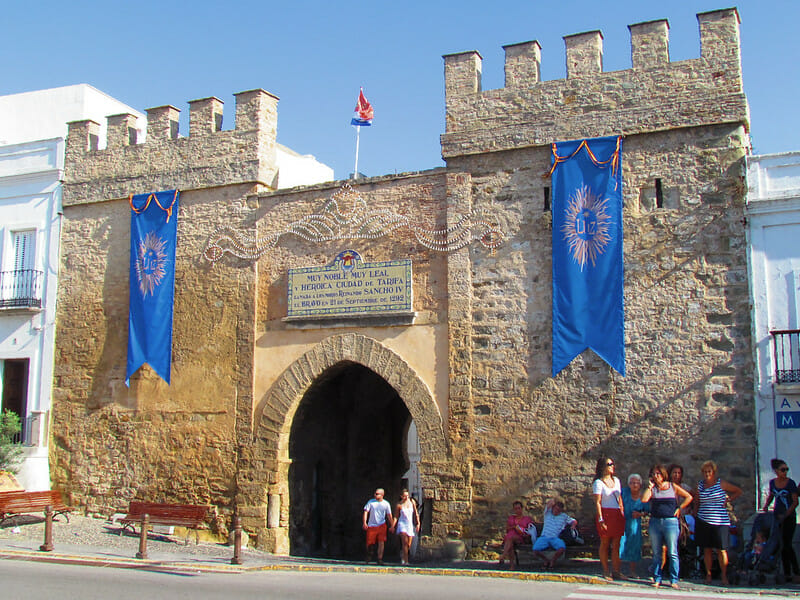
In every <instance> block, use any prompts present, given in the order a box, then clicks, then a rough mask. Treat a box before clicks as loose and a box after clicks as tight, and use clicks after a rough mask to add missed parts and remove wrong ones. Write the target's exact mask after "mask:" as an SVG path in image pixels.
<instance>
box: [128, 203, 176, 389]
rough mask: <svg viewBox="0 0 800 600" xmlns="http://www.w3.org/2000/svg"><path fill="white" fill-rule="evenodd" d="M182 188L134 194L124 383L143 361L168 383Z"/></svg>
mask: <svg viewBox="0 0 800 600" xmlns="http://www.w3.org/2000/svg"><path fill="white" fill-rule="evenodd" d="M178 196H179V193H178V190H170V191H167V192H158V193H155V194H139V195H137V196H133V195H132V196H130V197H129V199H128V200H129V201H130V205H131V271H130V309H129V312H128V367H127V371H126V374H125V385H128V386H129V385H130V379H131V375H133V374H134V373H135V372H136V371H137V370H138V369H139V367H141V366H142V365H143V364H144V363H147V364H149V365H150V366H151V367H152V368H153V370H154V371H155V372H156V373H157V374H158V375H159V376H160V377H161V378H162V379H163V380H164V381H166V382H167V383H169V382H170V381H169V380H170V371H171V364H172V305H173V301H174V298H175V245H176V243H177V240H178Z"/></svg>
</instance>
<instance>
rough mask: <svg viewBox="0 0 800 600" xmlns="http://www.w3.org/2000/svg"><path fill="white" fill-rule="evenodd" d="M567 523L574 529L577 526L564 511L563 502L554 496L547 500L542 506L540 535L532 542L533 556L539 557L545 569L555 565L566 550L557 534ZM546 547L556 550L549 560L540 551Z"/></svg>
mask: <svg viewBox="0 0 800 600" xmlns="http://www.w3.org/2000/svg"><path fill="white" fill-rule="evenodd" d="M567 525H569V526H570V527H571V528H573V529H575V528H576V527H577V526H578V522H577V521H576V520H575V519H573V518H572V517H570V516H569V515H568V514H567V513H565V512H564V503H563V502H562V501H561V500H556V499H555V498H551V499H550V500H548V501H547V504H546V505H545V508H544V525H543V526H542V535H540V536H539V537H538V538H537V539H536V542H534V544H533V556H534V557H535V558H540V559H541V560H542V561H543V562H544V567H545V568H546V569H547V568H551V567H553V566H555V564H556V561H557V560H558V559H559V558H561V557H562V556H563V554H564V551H565V550H566V547H567V545H566V544H565V543H564V540H562V539H561V538H560V537H558V536H559V534H560V533H561V532H562V531H563V530H564V528H565V527H566V526H567ZM547 549H553V550H555V551H556V553H555V554H554V555H553V558H551V559H550V560H547V557H546V556H545V555H544V554H543V553H542V552H543V551H544V550H547Z"/></svg>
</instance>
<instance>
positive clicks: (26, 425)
mask: <svg viewBox="0 0 800 600" xmlns="http://www.w3.org/2000/svg"><path fill="white" fill-rule="evenodd" d="M19 425H20V429H19V432H18V433H16V434H15V435H14V436H13V437H12V438H11V443H12V444H22V445H30V441H31V437H32V436H31V433H32V426H33V418H32V417H25V418H23V419H20V420H19Z"/></svg>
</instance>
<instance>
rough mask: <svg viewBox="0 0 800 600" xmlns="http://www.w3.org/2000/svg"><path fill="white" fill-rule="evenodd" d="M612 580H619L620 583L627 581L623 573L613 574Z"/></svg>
mask: <svg viewBox="0 0 800 600" xmlns="http://www.w3.org/2000/svg"><path fill="white" fill-rule="evenodd" d="M614 579H619V580H620V581H628V576H627V575H625V574H624V573H614Z"/></svg>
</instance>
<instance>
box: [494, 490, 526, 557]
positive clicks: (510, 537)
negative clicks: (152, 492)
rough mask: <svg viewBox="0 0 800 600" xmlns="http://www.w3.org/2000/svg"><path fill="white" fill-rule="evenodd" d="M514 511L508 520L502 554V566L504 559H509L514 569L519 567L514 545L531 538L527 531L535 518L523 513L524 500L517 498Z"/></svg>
mask: <svg viewBox="0 0 800 600" xmlns="http://www.w3.org/2000/svg"><path fill="white" fill-rule="evenodd" d="M513 508H514V512H513V514H511V515H509V517H508V521H507V522H506V535H505V537H504V538H503V553H502V554H501V555H500V563H499V564H500V566H502V565H503V561H504V560H505V559H508V561H509V564H510V566H511V568H512V569H516V568H517V555H516V554H515V553H514V546H516V545H517V544H522V543H524V542H526V541H529V540H530V537H529V536H528V534H527V533H526V530H527V529H528V526H529V525H532V524H533V519H531V518H530V517H529V516H528V515H523V514H522V502H520V501H519V500H517V501H516V502H514V504H513Z"/></svg>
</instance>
